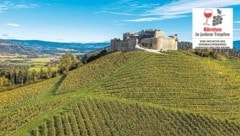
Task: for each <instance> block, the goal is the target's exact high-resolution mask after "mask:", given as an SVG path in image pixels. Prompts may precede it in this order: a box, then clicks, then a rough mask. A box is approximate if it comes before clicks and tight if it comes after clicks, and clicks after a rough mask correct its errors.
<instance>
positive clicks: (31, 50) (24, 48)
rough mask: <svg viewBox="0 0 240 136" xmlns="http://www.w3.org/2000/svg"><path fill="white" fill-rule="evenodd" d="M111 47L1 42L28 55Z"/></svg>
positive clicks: (6, 49)
mask: <svg viewBox="0 0 240 136" xmlns="http://www.w3.org/2000/svg"><path fill="white" fill-rule="evenodd" d="M108 46H110V43H108V42H103V43H59V42H48V41H39V40H1V39H0V53H18V54H27V55H37V54H58V53H64V52H66V51H68V52H73V53H87V52H91V51H95V50H99V49H102V48H105V47H108ZM233 48H234V49H237V50H240V41H234V42H233Z"/></svg>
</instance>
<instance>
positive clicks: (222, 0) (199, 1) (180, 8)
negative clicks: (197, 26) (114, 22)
mask: <svg viewBox="0 0 240 136" xmlns="http://www.w3.org/2000/svg"><path fill="white" fill-rule="evenodd" d="M238 4H240V1H237V0H236V1H233V0H232V1H229V0H218V1H210V0H208V1H207V0H195V1H190V0H179V1H173V2H171V3H168V4H165V5H162V6H157V7H155V8H153V9H150V10H146V11H145V13H142V14H141V15H140V16H141V17H140V18H137V19H132V20H127V21H132V22H145V21H157V20H165V19H172V18H179V17H186V16H187V14H189V13H191V12H192V8H203V7H212V8H214V7H215V8H217V7H219V8H220V7H227V6H233V5H238Z"/></svg>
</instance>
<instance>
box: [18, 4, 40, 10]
mask: <svg viewBox="0 0 240 136" xmlns="http://www.w3.org/2000/svg"><path fill="white" fill-rule="evenodd" d="M36 7H38V5H37V4H19V5H15V6H14V8H15V9H31V8H36Z"/></svg>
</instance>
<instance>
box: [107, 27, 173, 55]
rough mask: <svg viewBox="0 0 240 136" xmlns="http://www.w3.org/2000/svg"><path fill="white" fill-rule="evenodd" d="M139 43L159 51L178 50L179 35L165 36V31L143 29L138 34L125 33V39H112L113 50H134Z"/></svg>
mask: <svg viewBox="0 0 240 136" xmlns="http://www.w3.org/2000/svg"><path fill="white" fill-rule="evenodd" d="M137 44H139V45H140V46H142V47H144V48H148V49H155V50H158V51H167V50H177V36H176V35H175V36H170V37H168V38H165V37H164V32H163V31H159V30H143V31H140V32H139V33H138V34H135V33H124V34H123V40H120V39H112V40H111V50H112V51H132V50H135V46H136V45H137Z"/></svg>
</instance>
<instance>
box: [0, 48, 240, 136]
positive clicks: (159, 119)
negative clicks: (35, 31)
mask: <svg viewBox="0 0 240 136" xmlns="http://www.w3.org/2000/svg"><path fill="white" fill-rule="evenodd" d="M239 106H240V60H239V59H232V60H222V61H220V60H216V59H211V58H202V57H199V56H196V55H193V54H190V53H187V52H167V53H164V54H153V53H147V52H141V51H134V52H127V53H124V52H114V53H110V54H108V55H106V56H103V57H101V58H99V59H97V60H95V61H92V62H90V63H88V64H86V65H83V66H81V67H79V68H77V69H75V70H73V71H70V72H69V73H68V74H66V75H63V76H59V77H56V78H52V79H49V80H45V81H43V82H38V83H35V84H30V85H26V86H23V87H20V88H17V89H13V90H10V91H7V92H0V135H34V136H41V135H51V136H53V135H58V136H61V135H62V136H63V135H75V136H79V135H104V136H105V135H136V136H139V135H143V136H146V135H199V136H205V135H226V136H229V135H239V134H240V111H239V108H238V107H239Z"/></svg>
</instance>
